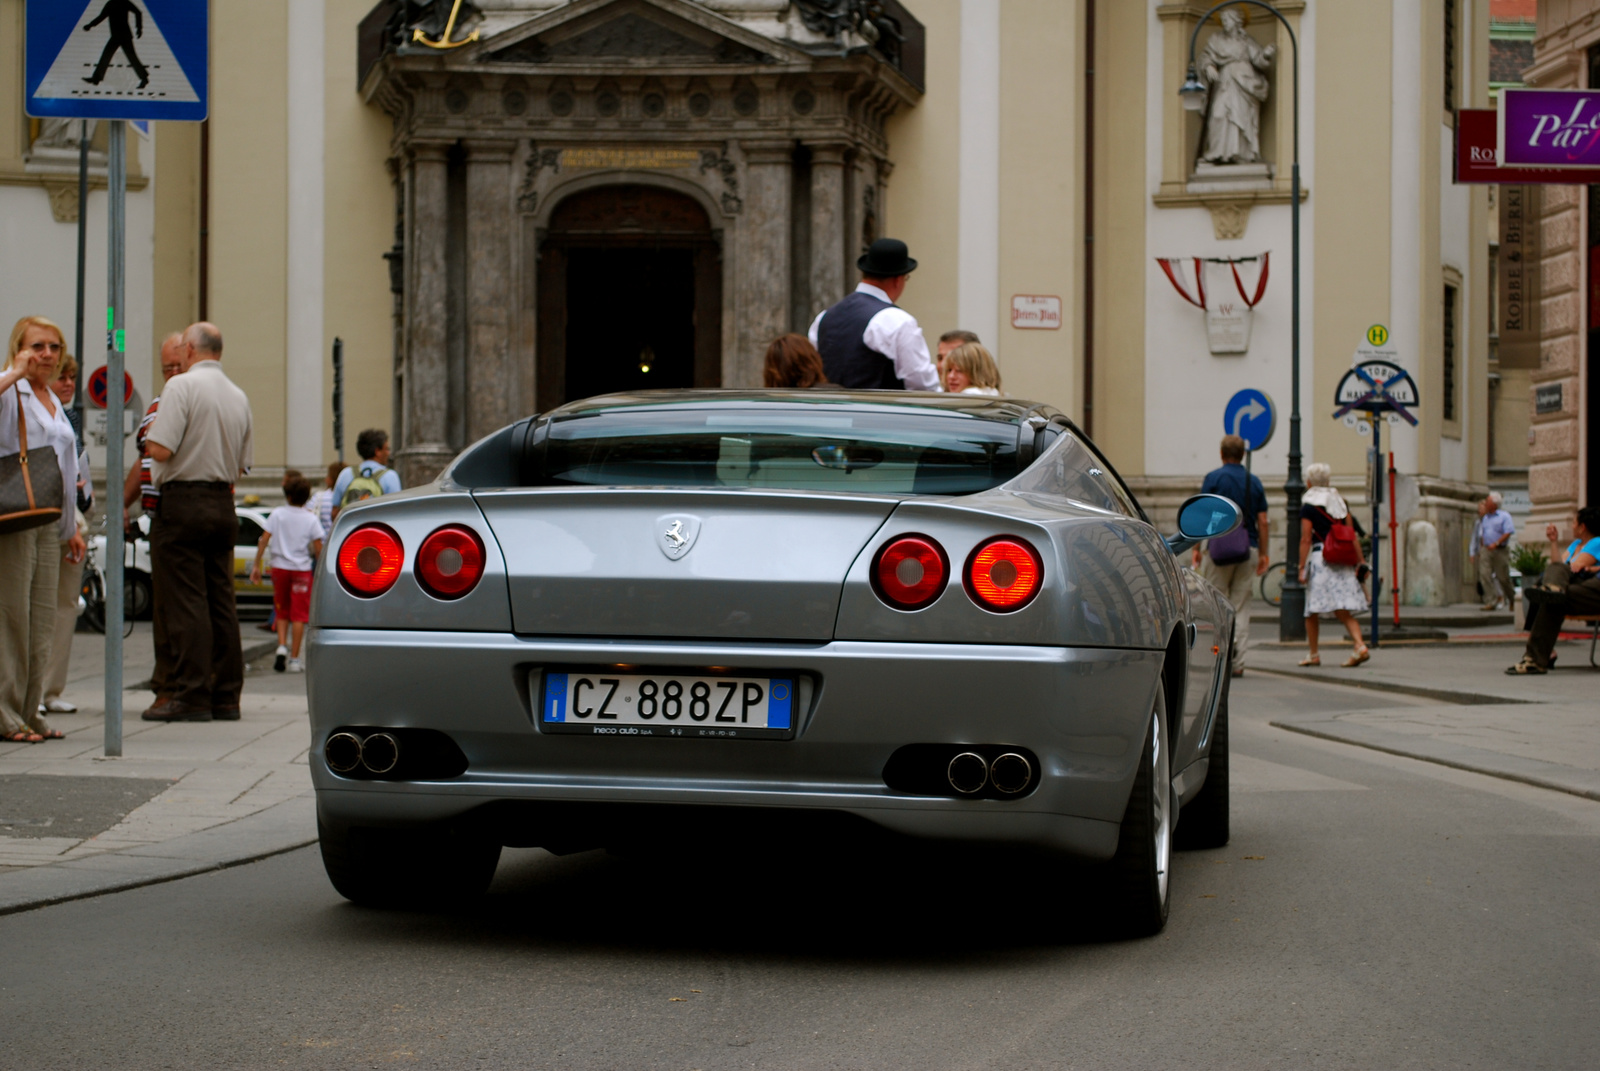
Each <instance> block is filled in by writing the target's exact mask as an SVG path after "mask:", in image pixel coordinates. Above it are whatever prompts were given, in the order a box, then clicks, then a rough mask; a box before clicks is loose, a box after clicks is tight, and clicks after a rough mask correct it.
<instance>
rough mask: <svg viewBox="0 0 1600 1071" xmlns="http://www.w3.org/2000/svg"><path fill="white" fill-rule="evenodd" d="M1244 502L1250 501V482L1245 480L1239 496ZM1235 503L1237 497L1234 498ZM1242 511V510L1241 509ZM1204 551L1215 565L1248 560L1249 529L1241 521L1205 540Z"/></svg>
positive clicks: (1232, 563) (1234, 563) (1235, 563)
mask: <svg viewBox="0 0 1600 1071" xmlns="http://www.w3.org/2000/svg"><path fill="white" fill-rule="evenodd" d="M1241 497H1242V498H1243V499H1244V500H1245V501H1246V502H1248V501H1250V482H1249V481H1248V480H1246V481H1245V488H1244V494H1243V495H1242V496H1241ZM1234 502H1235V503H1237V502H1238V499H1234ZM1241 512H1242V511H1241ZM1206 552H1207V553H1208V554H1210V555H1211V560H1212V561H1213V562H1214V563H1216V564H1217V565H1238V564H1239V563H1240V562H1247V561H1249V560H1250V529H1249V528H1248V527H1247V526H1246V525H1245V524H1244V522H1243V521H1241V522H1240V523H1239V527H1237V528H1235V529H1234V530H1233V531H1231V532H1229V533H1228V534H1227V535H1225V536H1219V537H1217V538H1216V539H1211V540H1207V542H1206Z"/></svg>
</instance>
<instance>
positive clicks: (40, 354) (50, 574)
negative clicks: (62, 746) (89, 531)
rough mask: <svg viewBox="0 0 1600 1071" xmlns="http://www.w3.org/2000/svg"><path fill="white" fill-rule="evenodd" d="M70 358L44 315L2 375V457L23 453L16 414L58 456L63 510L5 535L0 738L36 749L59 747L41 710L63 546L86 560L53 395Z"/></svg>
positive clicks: (32, 441) (31, 319) (73, 452)
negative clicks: (54, 518) (64, 359)
mask: <svg viewBox="0 0 1600 1071" xmlns="http://www.w3.org/2000/svg"><path fill="white" fill-rule="evenodd" d="M65 351H66V347H65V345H64V340H63V336H62V334H61V329H60V328H59V327H57V326H56V325H55V324H53V323H51V322H50V321H49V320H46V319H45V318H44V317H42V316H25V317H23V318H22V319H21V320H18V321H17V326H16V327H15V328H13V329H12V332H11V349H10V353H11V354H12V357H11V361H10V366H9V367H8V368H7V369H6V370H5V371H4V372H3V373H0V457H5V456H9V455H12V454H16V453H18V452H20V450H21V448H22V443H21V437H20V436H19V435H18V432H17V422H18V407H19V406H20V407H21V415H22V418H23V420H25V421H26V427H27V432H28V448H29V450H30V451H38V450H39V449H40V448H41V447H45V446H49V447H53V448H54V450H55V455H56V461H57V463H58V464H59V465H60V468H61V486H62V488H63V490H64V491H65V501H64V502H63V503H62V505H63V506H64V507H65V508H64V509H63V510H62V511H61V520H60V522H59V523H58V524H45V525H39V526H36V527H33V528H27V529H24V530H22V531H20V532H8V533H5V534H3V535H0V739H4V740H6V741H9V742H12V743H28V744H37V743H41V742H42V741H45V740H59V739H61V737H62V735H63V734H62V733H61V732H59V731H58V730H55V729H52V728H51V727H50V723H49V722H48V721H47V720H46V719H45V716H44V713H43V711H42V710H41V709H40V707H39V701H40V699H41V698H42V696H43V693H44V684H45V673H46V669H47V666H48V664H49V662H50V644H51V640H52V638H53V635H54V632H55V618H56V585H57V583H58V581H59V576H60V566H61V560H62V545H63V544H65V545H66V556H67V558H68V559H69V560H71V561H73V562H80V561H82V560H83V557H84V551H85V546H84V541H83V536H81V535H79V534H78V525H77V514H76V512H75V511H74V510H73V508H72V507H73V497H74V496H73V489H75V488H76V487H77V485H78V444H77V436H76V435H75V434H74V432H73V430H72V423H71V421H69V420H68V419H67V414H66V407H65V406H63V405H62V404H61V400H60V399H59V398H58V397H56V396H55V395H54V394H53V393H52V392H51V390H50V381H51V380H53V379H55V378H56V367H57V365H59V364H60V363H61V356H62V354H63V353H64V352H65Z"/></svg>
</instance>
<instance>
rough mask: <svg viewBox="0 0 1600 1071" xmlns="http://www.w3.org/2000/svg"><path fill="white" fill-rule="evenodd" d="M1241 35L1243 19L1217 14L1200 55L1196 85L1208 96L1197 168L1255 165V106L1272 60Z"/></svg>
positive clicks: (1270, 49)
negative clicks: (1216, 27) (1218, 27)
mask: <svg viewBox="0 0 1600 1071" xmlns="http://www.w3.org/2000/svg"><path fill="white" fill-rule="evenodd" d="M1277 51H1278V50H1277V48H1276V47H1275V46H1273V45H1261V44H1258V43H1257V42H1256V40H1255V39H1254V38H1252V37H1251V36H1250V35H1249V34H1247V33H1245V31H1244V16H1243V15H1242V14H1241V13H1240V12H1238V11H1235V10H1228V11H1224V12H1223V13H1222V29H1221V31H1219V32H1217V33H1214V34H1212V35H1211V38H1210V39H1209V40H1208V41H1206V47H1205V49H1204V50H1203V51H1202V52H1201V53H1200V79H1201V81H1203V82H1205V84H1206V88H1207V89H1208V90H1209V91H1210V92H1209V98H1208V100H1207V106H1206V125H1205V137H1204V139H1203V140H1202V143H1201V148H1200V162H1201V163H1204V164H1213V165H1223V166H1226V165H1230V164H1258V163H1260V162H1261V105H1263V104H1265V103H1266V100H1267V89H1268V86H1269V83H1268V81H1267V77H1266V75H1265V74H1263V73H1262V72H1263V71H1266V70H1269V69H1270V68H1271V67H1272V60H1273V57H1274V56H1276V55H1277Z"/></svg>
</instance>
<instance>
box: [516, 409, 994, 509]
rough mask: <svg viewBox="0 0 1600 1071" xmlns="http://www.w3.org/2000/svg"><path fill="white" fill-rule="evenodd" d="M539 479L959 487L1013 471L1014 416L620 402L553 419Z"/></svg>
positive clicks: (983, 486) (928, 491)
mask: <svg viewBox="0 0 1600 1071" xmlns="http://www.w3.org/2000/svg"><path fill="white" fill-rule="evenodd" d="M542 454H543V458H542V465H541V468H542V477H543V481H544V482H546V483H556V484H561V483H567V484H601V485H606V486H624V487H754V488H780V489H794V490H831V491H864V492H876V493H889V494H914V495H965V494H973V493H975V492H978V491H985V490H988V489H989V488H991V487H995V486H998V485H999V484H1002V483H1005V482H1006V481H1007V480H1009V479H1011V478H1012V477H1014V476H1016V474H1017V426H1016V425H1015V424H1013V423H1010V422H1008V421H1000V420H991V419H985V418H981V417H972V416H967V415H964V414H963V415H957V414H950V413H937V412H931V413H930V412H912V411H908V412H880V411H864V410H840V409H833V410H820V409H819V411H816V412H807V411H799V412H797V411H795V410H792V409H791V410H785V411H782V412H774V411H772V410H761V409H749V410H744V409H727V408H720V409H717V410H715V411H708V410H705V409H673V410H654V411H641V410H640V409H636V408H634V409H623V410H613V411H609V412H598V413H588V414H584V415H582V416H577V417H572V418H569V419H565V420H558V421H556V422H554V423H553V424H552V425H551V426H550V427H549V430H548V433H547V436H546V438H545V440H544V444H543V448H542Z"/></svg>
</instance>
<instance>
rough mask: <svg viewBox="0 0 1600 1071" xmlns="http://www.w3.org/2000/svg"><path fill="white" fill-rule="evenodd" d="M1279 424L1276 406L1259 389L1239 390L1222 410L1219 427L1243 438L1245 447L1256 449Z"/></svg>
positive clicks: (1270, 437) (1265, 443)
mask: <svg viewBox="0 0 1600 1071" xmlns="http://www.w3.org/2000/svg"><path fill="white" fill-rule="evenodd" d="M1277 426H1278V407H1277V406H1275V405H1273V404H1272V399H1271V398H1269V397H1267V395H1266V393H1265V392H1263V391H1259V390H1249V389H1246V390H1242V391H1239V392H1238V393H1237V394H1235V395H1234V396H1233V397H1232V398H1229V399H1228V404H1227V406H1226V407H1224V409H1223V410H1222V430H1223V431H1224V432H1225V433H1226V434H1228V435H1237V436H1239V438H1241V439H1243V440H1244V446H1245V449H1246V450H1259V449H1261V448H1262V447H1263V446H1265V445H1267V443H1268V442H1269V441H1270V440H1271V439H1272V432H1273V430H1274V429H1275V428H1276V427H1277Z"/></svg>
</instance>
